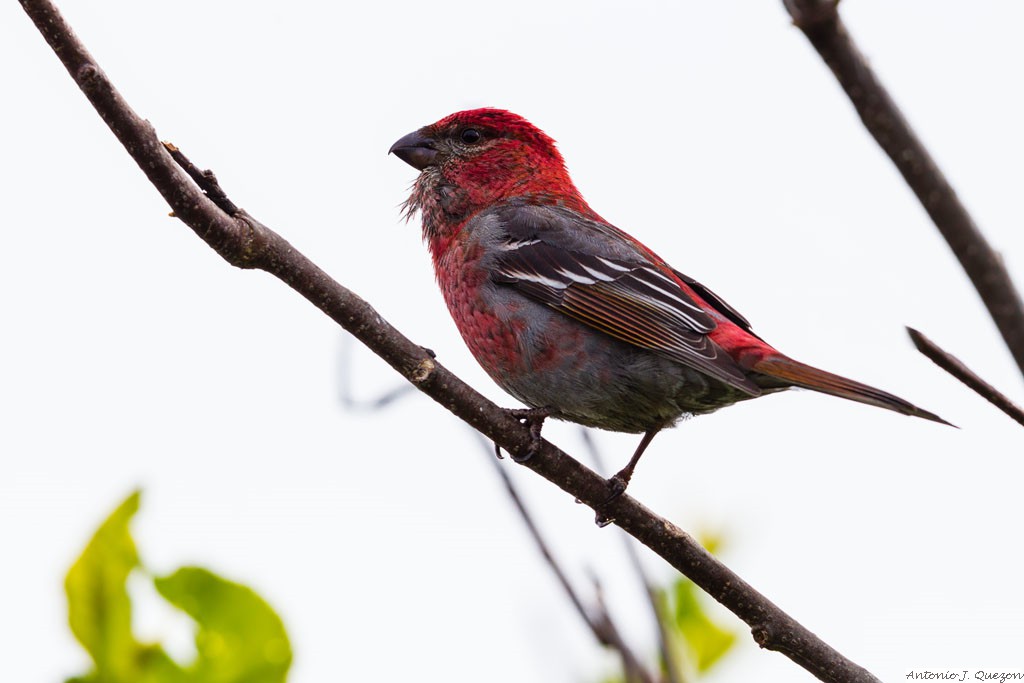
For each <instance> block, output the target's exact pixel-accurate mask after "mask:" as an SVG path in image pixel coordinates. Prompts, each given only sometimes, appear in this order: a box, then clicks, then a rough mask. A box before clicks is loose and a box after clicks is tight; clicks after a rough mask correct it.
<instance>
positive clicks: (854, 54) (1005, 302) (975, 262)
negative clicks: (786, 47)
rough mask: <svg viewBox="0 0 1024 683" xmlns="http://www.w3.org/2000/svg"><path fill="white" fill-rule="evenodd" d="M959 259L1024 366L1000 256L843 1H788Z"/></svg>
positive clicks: (1023, 313) (1023, 308)
mask: <svg viewBox="0 0 1024 683" xmlns="http://www.w3.org/2000/svg"><path fill="white" fill-rule="evenodd" d="M783 4H784V5H785V6H786V9H787V10H788V11H789V14H790V16H792V17H793V23H794V24H796V26H797V27H798V28H799V29H800V30H801V31H803V32H804V35H806V36H807V39H808V40H810V41H811V45H813V46H814V49H815V50H817V51H818V54H819V55H821V58H822V59H823V60H824V61H825V63H826V64H827V65H828V67H829V68H830V69H831V70H832V73H833V74H834V75H835V77H836V79H837V80H838V81H839V84H840V85H841V86H842V88H843V90H845V91H846V94H847V96H849V98H850V101H851V102H852V103H853V106H854V107H855V108H856V110H857V114H859V115H860V119H861V121H862V122H863V123H864V127H865V128H867V130H868V132H870V133H871V135H872V136H873V137H874V138H875V141H876V142H877V143H878V144H879V146H880V147H881V148H882V149H883V150H884V151H885V153H886V154H887V155H889V158H890V159H891V160H892V162H893V163H894V164H895V165H896V168H897V169H898V170H899V172H900V173H901V174H902V175H903V179H904V180H906V181H907V185H909V186H910V189H912V190H913V191H914V194H915V195H917V198H918V200H920V202H921V204H922V206H924V209H925V211H927V212H928V215H929V216H931V219H932V221H933V222H934V223H935V226H936V227H937V228H938V229H939V232H940V233H942V236H943V238H945V240H946V242H947V243H948V244H949V247H950V249H952V250H953V254H954V255H955V256H956V257H957V259H958V260H959V261H960V265H961V266H963V269H964V271H965V272H966V273H967V276H968V277H969V278H970V279H971V282H972V283H973V284H974V288H975V289H976V290H977V291H978V294H979V295H981V300H982V301H983V302H984V303H985V307H986V308H987V309H988V312H989V315H991V316H992V320H994V321H995V323H996V327H998V328H999V332H1000V333H1001V334H1002V336H1003V340H1004V341H1005V342H1006V346H1007V348H1009V350H1010V353H1011V354H1012V355H1013V358H1014V360H1016V362H1017V366H1018V367H1019V368H1020V369H1021V371H1022V372H1024V304H1022V303H1021V297H1020V294H1019V293H1018V292H1017V289H1016V287H1014V284H1013V281H1012V280H1011V279H1010V274H1009V273H1008V272H1007V270H1006V266H1005V265H1004V264H1003V259H1002V257H1001V256H1000V255H999V253H998V252H996V251H995V250H994V249H992V247H991V246H990V245H989V243H988V241H987V240H986V239H985V237H984V235H982V234H981V231H980V230H979V229H978V226H977V225H976V224H975V222H974V219H973V218H971V215H970V214H969V213H968V212H967V209H966V208H965V207H964V205H963V204H962V203H961V202H960V199H959V197H957V195H956V192H955V191H954V190H953V187H952V186H951V185H950V184H949V181H948V180H947V179H946V177H945V176H944V175H943V173H942V171H941V170H940V169H939V167H938V164H936V163H935V160H934V159H933V158H932V156H931V155H930V154H929V153H928V150H927V149H925V146H924V145H923V144H922V143H921V141H920V140H919V139H918V137H917V135H916V134H915V133H914V130H913V129H912V128H911V127H910V124H909V123H907V120H906V119H905V118H904V117H903V114H902V113H901V112H900V110H899V108H898V107H897V106H896V103H895V102H894V101H893V99H892V98H891V97H890V96H889V93H888V92H887V91H886V89H885V87H884V86H882V84H881V82H880V81H879V80H878V77H877V76H876V75H875V72H874V71H873V70H872V69H871V66H870V65H869V64H868V62H867V60H866V59H865V58H864V55H863V54H861V52H860V50H859V49H858V48H857V45H856V44H855V43H854V42H853V38H852V37H851V36H850V34H849V33H848V32H847V30H846V27H845V26H844V25H843V21H842V19H841V18H840V16H839V11H838V7H837V6H838V4H839V3H838V0H783Z"/></svg>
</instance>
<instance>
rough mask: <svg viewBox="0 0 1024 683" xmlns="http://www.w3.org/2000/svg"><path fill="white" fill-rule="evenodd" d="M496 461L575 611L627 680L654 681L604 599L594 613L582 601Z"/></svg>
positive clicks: (488, 449) (507, 488)
mask: <svg viewBox="0 0 1024 683" xmlns="http://www.w3.org/2000/svg"><path fill="white" fill-rule="evenodd" d="M483 447H484V450H485V451H490V448H488V444H486V443H484V444H483ZM490 460H491V462H492V463H493V464H494V469H495V470H497V472H498V476H499V477H501V481H502V483H503V484H504V485H505V490H506V491H507V492H508V495H509V498H511V499H512V504H513V505H515V508H516V510H518V511H519V516H520V517H521V518H522V520H523V524H525V525H526V530H527V531H528V532H529V533H530V536H531V537H532V538H533V541H534V543H536V544H537V550H539V551H540V554H541V556H542V557H543V558H544V561H545V562H546V563H547V565H548V567H549V568H550V569H551V571H552V572H553V573H554V575H555V578H556V579H557V580H558V583H559V585H561V586H562V590H564V591H565V593H566V595H567V596H568V598H569V602H571V603H572V605H573V607H574V608H575V609H576V612H577V613H578V614H579V615H580V618H582V619H583V621H584V622H585V623H586V624H587V627H588V628H589V629H590V632H591V633H592V634H593V635H594V638H596V639H597V642H599V643H600V644H601V645H604V646H605V647H609V648H612V649H613V650H615V651H616V652H618V653H619V658H620V659H621V660H622V671H623V673H624V675H625V679H626V681H629V682H630V683H632V682H634V681H636V682H638V683H654V677H653V676H652V675H651V674H650V672H648V671H647V669H645V668H644V666H643V664H641V663H640V659H639V658H638V657H637V656H636V654H635V653H634V652H633V650H632V648H630V647H629V645H628V644H627V643H626V640H625V638H623V637H622V633H621V632H620V631H619V629H618V627H617V626H616V625H615V622H614V621H613V620H612V618H611V614H609V613H608V609H607V608H606V607H605V605H604V602H603V601H600V600H599V601H598V608H597V610H596V611H595V612H594V613H592V612H591V610H589V609H587V608H586V606H584V604H583V598H581V597H580V595H579V593H577V592H576V588H575V587H574V586H573V585H572V582H571V581H569V576H568V575H567V574H566V573H565V571H564V570H563V569H562V566H561V565H560V564H559V563H558V560H557V559H555V555H554V553H553V552H551V549H550V548H549V547H548V544H547V541H545V540H544V536H543V534H541V533H540V529H539V528H538V527H537V524H536V522H534V521H533V515H531V514H530V511H529V510H527V509H526V504H525V503H524V502H523V499H522V498H521V497H520V496H519V491H518V490H517V489H516V486H515V484H513V483H512V477H510V476H509V475H508V472H506V471H505V468H504V467H502V465H501V461H499V460H498V459H497V458H495V457H491V458H490Z"/></svg>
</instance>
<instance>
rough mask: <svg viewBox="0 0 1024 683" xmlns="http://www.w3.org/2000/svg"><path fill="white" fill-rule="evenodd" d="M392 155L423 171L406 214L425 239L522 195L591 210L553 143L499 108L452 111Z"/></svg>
mask: <svg viewBox="0 0 1024 683" xmlns="http://www.w3.org/2000/svg"><path fill="white" fill-rule="evenodd" d="M390 152H391V153H393V154H394V155H395V156H397V157H398V158H399V159H401V160H402V161H404V162H406V163H407V164H409V165H410V166H412V167H413V168H415V169H417V170H419V171H420V176H419V178H418V179H417V180H416V184H415V186H414V187H413V193H412V196H411V197H410V198H409V201H408V202H407V203H406V212H407V215H411V214H412V213H414V212H416V211H417V210H418V211H420V212H421V213H422V217H423V230H424V236H425V237H426V238H427V239H428V240H430V239H431V238H432V237H433V236H435V235H442V236H444V235H446V234H451V233H452V232H453V231H455V230H457V229H458V228H459V227H460V226H461V225H462V224H463V223H464V222H465V221H466V220H467V219H469V218H471V217H472V216H473V215H475V214H476V213H478V212H479V211H482V210H483V209H486V208H487V207H489V206H492V205H494V204H497V203H501V202H504V201H508V200H510V199H514V198H519V197H523V198H528V199H529V200H530V201H533V202H536V203H543V204H561V205H564V206H568V207H570V208H574V209H577V210H580V211H583V212H588V211H589V208H587V207H586V203H585V202H584V201H583V199H582V197H581V196H580V194H579V192H578V191H577V190H576V187H575V186H574V185H573V183H572V180H571V179H570V178H569V173H568V172H567V171H566V169H565V162H564V161H563V159H562V155H561V154H559V152H558V149H557V148H556V147H555V141H554V140H552V139H551V138H550V137H549V136H548V135H547V134H546V133H544V131H542V130H540V129H539V128H537V127H536V126H534V125H533V124H532V123H530V122H529V121H527V120H526V119H524V118H523V117H521V116H519V115H517V114H513V113H511V112H508V111H505V110H503V109H472V110H469V111H461V112H457V113H455V114H451V115H449V116H446V117H444V118H443V119H441V120H440V121H438V122H437V123H432V124H430V125H429V126H424V127H423V128H420V129H419V130H417V131H415V132H412V133H409V134H408V135H406V136H405V137H403V138H402V139H400V140H398V142H396V143H395V144H394V145H392V146H391V150H390Z"/></svg>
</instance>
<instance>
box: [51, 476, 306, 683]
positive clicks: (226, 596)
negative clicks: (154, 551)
mask: <svg viewBox="0 0 1024 683" xmlns="http://www.w3.org/2000/svg"><path fill="white" fill-rule="evenodd" d="M138 509H139V493H138V492H137V491H136V492H135V493H132V494H131V495H130V496H128V498H127V499H126V500H125V501H124V502H123V503H121V505H120V506H118V508H117V509H116V510H115V511H114V512H113V514H111V515H110V517H108V518H107V520H106V521H104V522H103V524H101V525H100V528H99V529H97V530H96V533H95V534H94V535H93V537H92V539H91V540H90V541H89V543H88V545H87V546H86V547H85V550H84V551H83V552H82V555H81V556H80V557H79V558H78V560H76V561H75V563H74V564H73V565H72V566H71V569H70V571H69V572H68V575H67V578H66V579H65V582H64V587H65V590H66V592H67V596H68V621H69V623H70V625H71V631H72V633H73V634H74V636H75V638H77V639H78V642H80V643H81V644H82V646H83V647H84V648H85V649H86V651H88V653H89V655H90V656H91V657H92V660H93V662H94V667H93V670H92V671H90V672H89V673H87V674H85V675H83V676H76V677H74V678H72V679H69V680H68V683H283V681H284V680H285V676H286V675H287V672H288V667H289V665H290V664H291V658H292V654H291V646H290V645H289V643H288V636H287V634H286V633H285V630H284V626H283V625H282V624H281V620H280V619H279V618H278V616H277V615H276V614H275V613H274V611H273V610H272V609H271V608H270V606H269V605H267V603H265V602H264V601H263V600H262V599H260V597H259V596H257V595H256V594H255V593H254V592H253V591H251V590H250V589H248V588H246V587H244V586H241V585H239V584H236V583H232V582H230V581H227V580H225V579H222V578H220V577H218V576H216V575H214V574H212V573H210V572H208V571H206V570H205V569H199V568H184V569H180V570H178V571H177V572H175V573H174V574H173V575H171V576H170V577H167V578H164V579H155V580H154V582H155V584H156V589H157V590H158V591H159V592H160V593H161V595H163V596H164V597H165V598H166V599H167V600H169V601H170V602H171V603H172V604H174V605H176V606H177V607H179V608H181V609H183V610H184V611H185V612H187V613H188V614H190V615H191V616H192V617H193V618H194V619H195V620H196V621H197V622H198V624H199V629H198V633H197V635H196V645H197V650H198V653H199V654H198V656H197V658H196V661H195V662H193V663H192V664H191V665H189V666H188V668H182V667H181V666H179V665H178V664H177V663H176V662H175V661H174V660H172V659H171V658H170V657H169V656H168V655H167V653H166V652H165V651H164V649H163V648H162V647H160V646H159V645H157V644H146V643H140V642H138V641H137V640H136V639H135V637H134V635H133V634H132V628H131V612H132V606H131V598H130V596H129V595H128V589H127V581H128V576H129V575H130V574H131V573H132V572H133V571H136V570H138V569H139V567H140V562H139V555H138V552H137V551H136V548H135V542H134V541H133V540H132V537H131V534H130V532H129V529H128V526H129V523H130V522H131V520H132V517H133V516H134V515H135V513H136V512H137V511H138Z"/></svg>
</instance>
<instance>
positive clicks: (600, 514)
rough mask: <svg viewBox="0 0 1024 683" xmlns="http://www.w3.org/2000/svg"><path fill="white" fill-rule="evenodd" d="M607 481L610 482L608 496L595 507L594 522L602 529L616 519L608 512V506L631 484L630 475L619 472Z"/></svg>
mask: <svg viewBox="0 0 1024 683" xmlns="http://www.w3.org/2000/svg"><path fill="white" fill-rule="evenodd" d="M629 474H632V472H630V473H629ZM606 482H607V483H608V497H607V498H605V499H604V501H602V502H601V504H600V505H598V506H597V507H596V508H595V514H594V524H596V525H597V526H598V527H600V528H602V529H603V528H604V527H606V526H608V525H609V524H611V523H612V522H614V521H615V518H614V517H612V516H611V515H609V514H608V509H607V508H608V506H609V505H611V504H612V503H614V502H615V501H616V500H617V499H618V498H619V496H621V495H622V494H623V493H625V492H626V487H627V486H629V476H628V475H627V476H623V473H622V472H619V473H618V474H616V475H615V476H614V477H611V478H609V479H607V480H606Z"/></svg>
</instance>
